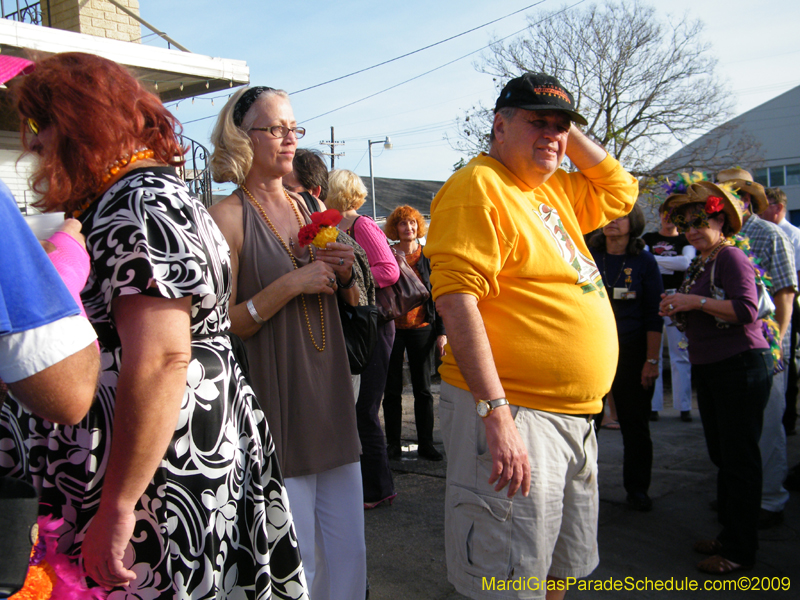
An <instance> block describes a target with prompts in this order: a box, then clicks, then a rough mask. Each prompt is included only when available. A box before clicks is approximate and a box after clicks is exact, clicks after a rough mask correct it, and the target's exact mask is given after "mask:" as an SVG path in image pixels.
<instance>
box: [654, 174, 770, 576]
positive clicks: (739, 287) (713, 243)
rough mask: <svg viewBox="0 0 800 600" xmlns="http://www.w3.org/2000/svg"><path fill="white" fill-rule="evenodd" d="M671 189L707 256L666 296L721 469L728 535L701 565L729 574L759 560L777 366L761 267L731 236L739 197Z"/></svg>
mask: <svg viewBox="0 0 800 600" xmlns="http://www.w3.org/2000/svg"><path fill="white" fill-rule="evenodd" d="M669 191H670V192H672V193H671V194H670V195H669V197H668V198H667V200H666V202H665V203H664V206H665V209H666V210H667V211H669V214H670V218H671V219H672V221H673V222H674V223H675V224H676V225H677V226H678V229H679V231H681V232H685V233H686V238H687V239H688V240H689V243H690V244H692V246H694V247H695V249H696V250H697V254H698V256H697V258H696V259H695V260H694V261H693V262H692V264H691V266H690V267H689V269H688V270H687V271H686V276H685V278H684V281H683V284H682V285H681V287H680V289H679V290H678V292H677V293H675V294H671V295H667V296H665V297H664V298H663V299H662V301H661V307H660V308H661V313H662V314H663V315H666V316H669V317H672V318H673V319H675V321H676V322H677V323H678V327H679V328H682V329H684V330H685V332H686V337H687V338H688V340H689V360H690V362H691V363H692V379H693V380H694V381H695V383H696V386H697V401H698V406H699V409H700V417H701V418H702V421H703V431H704V433H705V436H706V444H707V446H708V453H709V455H710V457H711V460H712V462H713V463H714V464H715V465H716V466H717V467H718V468H719V473H718V475H717V497H718V503H719V516H720V522H721V523H722V531H721V532H720V533H719V535H718V536H717V537H716V538H715V539H712V540H701V541H699V542H697V543H695V545H694V549H695V551H697V552H699V553H702V554H708V555H710V557H709V558H707V559H705V560H703V561H702V562H700V563H699V564H698V565H697V568H698V569H699V570H700V571H703V572H706V573H712V574H725V573H731V572H733V571H738V570H740V569H747V568H750V567H752V566H753V564H754V563H755V557H756V549H757V547H758V535H757V523H758V512H759V508H760V501H761V500H760V499H761V456H760V453H759V449H758V440H759V437H760V436H761V420H762V412H763V410H764V406H765V405H766V403H767V398H768V396H769V390H770V386H771V385H772V368H773V361H772V357H771V355H770V349H769V344H768V343H767V340H766V339H765V338H764V334H763V332H762V325H761V322H760V321H758V317H757V315H758V295H757V291H756V284H755V273H754V268H753V264H752V263H751V262H750V261H749V259H748V258H747V255H745V253H744V252H742V251H741V250H740V249H738V248H736V247H735V246H733V244H732V242H731V241H730V240H729V239H728V238H729V237H730V236H732V235H733V234H735V233H736V232H737V231H738V230H739V229H740V227H741V224H742V218H741V213H740V212H739V204H738V202H737V201H736V199H735V197H734V196H733V194H732V193H731V192H729V191H728V190H727V189H724V188H723V187H722V186H717V185H714V184H713V183H710V182H708V181H694V182H691V181H684V182H678V183H677V184H673V185H672V186H671V188H670V189H669ZM712 276H713V282H712ZM712 285H713V288H715V291H716V294H712ZM720 291H722V292H724V295H722V294H720Z"/></svg>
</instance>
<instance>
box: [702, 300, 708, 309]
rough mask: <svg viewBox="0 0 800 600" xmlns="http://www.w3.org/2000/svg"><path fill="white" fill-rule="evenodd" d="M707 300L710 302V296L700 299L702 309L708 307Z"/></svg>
mask: <svg viewBox="0 0 800 600" xmlns="http://www.w3.org/2000/svg"><path fill="white" fill-rule="evenodd" d="M706 302H708V298H702V299H701V300H700V310H705V309H706Z"/></svg>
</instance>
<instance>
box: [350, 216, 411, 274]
mask: <svg viewBox="0 0 800 600" xmlns="http://www.w3.org/2000/svg"><path fill="white" fill-rule="evenodd" d="M353 237H354V238H355V240H356V241H357V242H358V244H359V246H361V247H362V248H364V252H366V253H367V259H368V260H369V267H370V270H371V271H372V276H373V277H374V278H375V285H377V286H378V287H386V286H389V285H392V284H393V283H396V282H397V279H398V278H399V277H400V268H399V267H398V266H397V261H396V260H395V258H394V255H393V254H392V251H391V249H390V248H389V243H388V241H387V240H386V235H385V234H384V233H383V231H381V228H380V227H378V225H377V223H375V221H373V220H372V219H370V218H369V217H365V216H363V215H362V216H361V218H360V219H359V218H356V220H355V222H354V223H353Z"/></svg>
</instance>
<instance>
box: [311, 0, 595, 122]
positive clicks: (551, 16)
mask: <svg viewBox="0 0 800 600" xmlns="http://www.w3.org/2000/svg"><path fill="white" fill-rule="evenodd" d="M584 2H586V0H579V1H578V2H576V3H575V4H572V5H571V6H567V7H564V8H563V9H561V10H560V11H557V12H554V13H553V14H551V15H548V16H547V17H545V18H544V19H542V20H541V21H539V22H538V23H534V24H533V25H530V26H526V27H523V28H522V29H520V30H519V31H515V32H514V33H512V34H510V35H507V36H505V37H503V38H500V39H499V40H495V41H494V42H492V43H491V44H487V45H486V46H483V47H481V48H478V49H477V50H473V51H472V52H469V53H467V54H465V55H463V56H460V57H458V58H456V59H454V60H451V61H449V62H446V63H444V64H443V65H439V66H438V67H434V68H433V69H431V70H430V71H425V72H424V73H421V74H419V75H417V76H415V77H412V78H410V79H406V80H405V81H401V82H400V83H396V84H395V85H392V86H389V87H388V88H385V89H383V90H380V91H379V92H375V93H374V94H370V95H369V96H364V97H363V98H360V99H358V100H354V101H353V102H350V103H348V104H345V105H343V106H340V107H338V108H334V109H333V110H329V111H327V112H324V113H322V114H319V115H317V116H316V117H311V118H310V119H304V121H303V122H304V123H308V122H309V121H313V120H315V119H319V118H320V117H325V116H327V115H329V114H331V113H335V112H337V111H339V110H342V109H343V108H348V107H350V106H353V105H354V104H358V103H359V102H363V101H364V100H369V99H370V98H374V97H375V96H378V95H380V94H383V93H384V92H388V91H389V90H393V89H395V88H397V87H400V86H401V85H405V84H406V83H410V82H412V81H414V80H415V79H419V78H420V77H425V75H430V74H431V73H433V72H435V71H438V70H439V69H443V68H445V67H447V66H450V65H452V64H453V63H455V62H458V61H460V60H463V59H465V58H467V57H469V56H472V55H473V54H477V53H478V52H481V51H483V50H486V49H487V48H491V47H492V46H494V45H495V44H497V43H499V42H502V41H504V40H507V39H508V38H512V37H514V36H515V35H519V34H520V33H522V32H523V31H526V30H527V29H528V28H529V27H532V26H535V25H538V24H539V23H543V22H544V21H546V20H549V19H552V18H553V17H555V16H557V15H560V14H561V13H564V12H566V11H568V10H570V9H572V8H575V7H576V6H578V5H579V4H583V3H584Z"/></svg>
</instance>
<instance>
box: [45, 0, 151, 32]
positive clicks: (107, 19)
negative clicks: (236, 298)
mask: <svg viewBox="0 0 800 600" xmlns="http://www.w3.org/2000/svg"><path fill="white" fill-rule="evenodd" d="M117 2H118V3H119V4H121V5H122V6H125V7H126V8H128V9H129V10H131V11H132V12H134V13H136V14H137V15H138V14H139V0H117ZM41 6H42V23H43V24H46V25H49V26H51V27H55V28H57V29H66V30H67V31H74V32H76V33H85V34H87V35H94V36H97V37H103V38H108V39H112V40H121V41H123V42H139V41H140V38H141V37H142V33H141V27H140V25H139V22H138V21H137V20H136V19H134V18H132V17H131V16H129V15H127V14H125V13H124V12H122V11H121V10H119V9H118V8H117V7H116V6H114V5H113V4H111V3H110V2H106V0H49V2H42V3H41ZM48 9H49V12H50V14H48Z"/></svg>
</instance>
